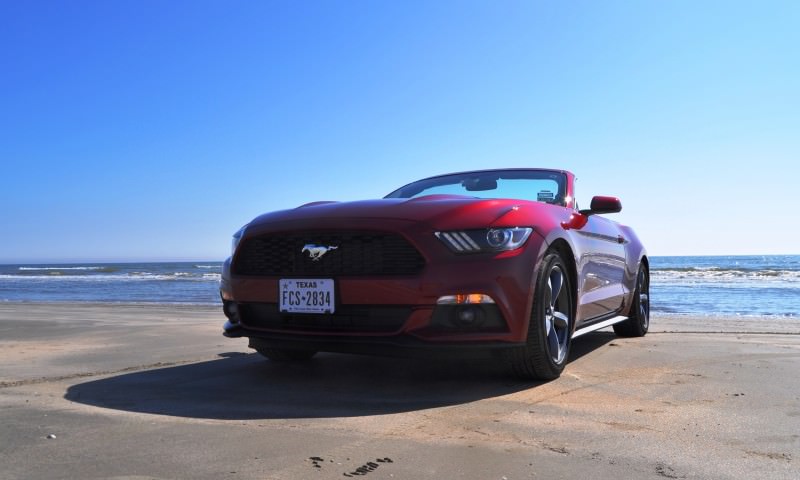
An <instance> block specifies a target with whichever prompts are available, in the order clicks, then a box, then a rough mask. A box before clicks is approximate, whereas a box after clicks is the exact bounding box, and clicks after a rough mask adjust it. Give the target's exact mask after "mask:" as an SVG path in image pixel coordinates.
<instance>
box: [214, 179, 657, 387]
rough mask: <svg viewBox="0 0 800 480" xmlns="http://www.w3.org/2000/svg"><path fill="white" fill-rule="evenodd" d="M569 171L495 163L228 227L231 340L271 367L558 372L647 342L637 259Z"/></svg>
mask: <svg viewBox="0 0 800 480" xmlns="http://www.w3.org/2000/svg"><path fill="white" fill-rule="evenodd" d="M575 180H576V178H575V176H574V175H573V174H572V173H570V172H567V171H563V170H548V169H503V170H481V171H471V172H462V173H453V174H448V175H440V176H436V177H431V178H426V179H423V180H419V181H416V182H413V183H410V184H408V185H406V186H404V187H401V188H399V189H398V190H395V191H394V192H392V193H390V194H389V195H387V196H386V197H384V198H382V199H377V200H365V201H355V202H314V203H308V204H305V205H302V206H299V207H297V208H294V209H291V210H282V211H276V212H272V213H267V214H264V215H261V216H259V217H257V218H255V219H254V220H253V221H251V222H250V223H248V224H247V225H246V226H244V227H243V228H242V229H241V230H239V231H238V232H236V234H234V236H233V242H232V243H233V245H232V252H231V256H230V258H228V259H227V260H226V261H225V263H224V267H223V273H222V279H221V282H220V293H221V295H222V301H223V311H224V313H225V316H226V317H227V321H226V322H225V326H224V335H225V336H227V337H233V338H236V337H247V338H248V339H249V346H250V347H251V348H253V349H255V350H256V351H258V352H259V353H261V354H263V355H264V356H266V357H267V358H269V359H270V360H273V361H300V360H307V359H310V358H311V357H312V356H313V355H315V354H316V353H317V352H320V351H324V352H349V353H366V354H377V355H397V354H402V355H415V354H418V353H419V354H434V355H446V356H447V355H456V354H460V353H461V352H466V353H468V354H481V355H486V356H487V357H488V358H492V359H496V360H497V361H503V362H506V363H507V364H508V365H509V367H510V368H511V370H512V371H513V372H514V373H515V374H516V375H518V376H520V377H523V378H527V379H544V380H547V379H554V378H556V377H558V376H559V375H560V374H561V372H562V370H563V369H564V366H565V364H566V363H567V360H568V358H569V350H570V345H571V343H572V340H573V339H574V338H576V337H578V336H580V335H583V334H585V333H588V332H591V331H595V330H598V329H601V328H605V327H611V326H613V329H614V331H615V332H616V333H617V335H621V336H643V335H645V334H646V333H647V329H648V326H649V318H650V300H649V284H650V280H649V278H650V277H649V271H648V259H647V256H646V252H645V249H644V248H643V246H642V244H641V242H640V241H639V239H638V238H637V237H636V234H635V233H634V232H633V230H632V229H631V228H629V227H626V226H623V225H619V224H617V223H615V222H613V221H611V220H609V219H608V218H604V217H602V216H601V215H602V214H608V213H615V212H619V211H620V210H621V209H622V205H621V203H620V200H619V199H618V198H615V197H607V196H596V197H593V198H592V201H591V205H590V208H588V209H583V210H581V209H579V208H578V205H577V202H576V200H575Z"/></svg>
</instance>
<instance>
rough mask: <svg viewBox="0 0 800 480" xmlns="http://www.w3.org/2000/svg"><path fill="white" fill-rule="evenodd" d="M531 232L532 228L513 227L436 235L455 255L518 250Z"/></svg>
mask: <svg viewBox="0 0 800 480" xmlns="http://www.w3.org/2000/svg"><path fill="white" fill-rule="evenodd" d="M531 232H533V228H531V227H513V228H490V229H488V230H457V231H452V232H436V234H435V235H436V238H438V239H439V240H441V241H442V242H443V243H444V244H445V245H447V247H448V248H450V250H452V251H453V252H455V253H480V252H503V251H507V250H516V249H517V248H519V247H521V246H522V245H524V244H525V241H526V240H528V237H530V235H531Z"/></svg>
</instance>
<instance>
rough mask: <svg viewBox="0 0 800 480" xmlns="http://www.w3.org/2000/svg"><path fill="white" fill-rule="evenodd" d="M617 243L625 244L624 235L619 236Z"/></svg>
mask: <svg viewBox="0 0 800 480" xmlns="http://www.w3.org/2000/svg"><path fill="white" fill-rule="evenodd" d="M617 243H625V237H623V236H622V235H618V236H617Z"/></svg>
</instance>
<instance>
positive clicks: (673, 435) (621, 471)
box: [0, 304, 800, 480]
mask: <svg viewBox="0 0 800 480" xmlns="http://www.w3.org/2000/svg"><path fill="white" fill-rule="evenodd" d="M222 321H223V318H222V315H221V313H220V311H219V309H217V308H210V307H178V306H134V305H44V304H2V305H0V465H1V466H2V467H1V468H0V478H4V479H17V478H20V479H22V478H119V479H123V478H125V479H136V478H159V479H160V478H175V479H184V478H186V479H294V478H297V479H307V478H311V479H333V478H336V479H340V478H348V477H361V476H367V477H369V478H372V479H389V478H393V479H401V478H407V479H418V478H469V479H498V480H499V479H502V478H504V477H505V478H506V479H509V480H511V479H530V478H542V479H551V478H580V477H583V478H593V479H604V478H608V479H612V478H613V479H615V480H619V479H628V478H630V479H643V478H644V479H646V478H657V479H663V478H690V479H691V478H698V479H700V478H702V479H709V478H719V479H729V478H748V479H749V478H775V479H780V478H786V479H790V478H791V479H795V478H797V477H798V472H800V375H798V373H797V372H798V371H800V321H788V320H783V321H777V320H775V319H752V318H733V317H731V318H725V317H719V318H696V317H654V318H653V322H652V327H651V333H650V334H648V336H646V337H644V338H638V339H621V338H616V337H615V336H614V335H613V333H611V332H607V331H601V332H596V333H593V334H589V335H586V336H584V337H581V338H579V339H577V340H576V341H575V343H574V345H573V352H572V355H571V362H570V364H569V365H568V366H567V369H566V371H565V372H564V374H563V376H562V377H561V378H560V379H558V380H555V381H552V382H549V383H535V382H520V381H518V380H516V379H514V378H511V377H509V376H507V375H506V374H505V373H504V371H503V369H502V368H500V367H498V366H496V365H493V364H487V363H485V362H481V361H473V360H470V361H466V360H452V361H442V360H437V361H426V360H412V359H385V358H375V357H360V356H348V355H337V354H320V355H318V356H317V357H315V358H314V359H313V360H312V361H310V362H307V363H302V364H293V365H281V364H272V363H270V362H268V361H266V360H264V359H262V358H261V357H260V356H259V355H258V354H254V353H251V350H249V349H248V348H247V347H246V340H244V339H237V340H231V339H226V338H224V337H222V336H221V334H220V332H221V324H222ZM48 436H55V438H48Z"/></svg>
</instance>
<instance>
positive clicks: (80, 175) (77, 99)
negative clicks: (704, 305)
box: [0, 0, 800, 263]
mask: <svg viewBox="0 0 800 480" xmlns="http://www.w3.org/2000/svg"><path fill="white" fill-rule="evenodd" d="M797 25H800V3H798V2H793V1H787V2H770V1H761V2H735V1H720V2H698V1H658V2H655V1H653V2H646V1H641V2H630V1H625V2H613V1H604V2H595V1H586V2H564V1H545V2H536V1H530V2H488V1H480V2H467V1H458V2H449V1H441V2H413V1H405V0H404V1H380V2H376V1H341V2H332V1H319V2H312V1H309V2H289V1H282V2H278V1H273V2H268V1H263V2H255V1H253V2H236V1H224V2H223V1H218V2H203V1H187V2H178V1H170V2H157V1H141V0H140V1H130V2H126V1H114V2H107V1H99V2H89V1H81V2H56V1H52V2H51V1H47V2H45V1H29V2H2V3H0V45H3V48H2V49H0V72H2V73H0V161H2V189H0V202H2V205H3V209H2V210H0V229H2V230H0V231H1V232H2V233H1V234H0V262H5V263H13V262H51V261H92V260H94V261H119V260H130V261H136V260H167V259H169V260H173V259H187V260H213V259H222V258H223V257H225V256H226V255H227V251H228V245H229V238H230V234H231V233H233V232H234V231H235V230H236V229H238V227H239V226H241V225H242V224H244V223H246V222H248V221H249V220H250V219H251V218H252V217H254V216H256V215H258V214H259V213H262V212H265V211H269V210H274V209H281V208H289V207H293V206H296V205H298V204H301V203H306V202H308V201H312V200H321V199H324V200H353V199H362V198H373V197H379V196H383V195H385V194H386V193H388V192H390V191H392V190H394V189H395V188H396V187H398V186H400V185H402V184H405V183H407V182H409V181H412V180H415V179H418V178H421V177H425V176H429V175H434V174H439V173H445V172H449V171H458V170H466V169H473V168H496V167H504V166H509V167H519V166H542V167H556V168H564V169H568V170H571V171H573V172H575V173H576V174H577V175H578V177H579V182H578V199H579V201H581V203H583V204H584V205H587V204H588V201H589V198H590V197H591V195H595V194H606V195H617V196H619V197H620V198H621V199H622V202H623V206H624V208H623V212H622V213H621V214H618V215H615V216H613V218H615V219H616V220H618V221H621V222H623V223H626V224H629V225H632V226H633V227H634V228H636V229H637V231H638V232H639V234H640V236H641V238H642V239H643V241H644V242H645V243H646V245H647V247H648V250H649V252H650V254H652V255H687V254H698V255H702V254H762V253H763V254H777V253H794V254H797V253H800V247H799V246H800V227H798V225H797V222H798V221H797V216H798V214H797V211H798V207H800V201H798V197H797V194H796V192H797V188H796V186H795V185H796V184H797V177H798V173H800V167H798V166H797V162H798V160H800V155H798V154H799V153H800V133H798V132H800V113H799V112H800V54H799V53H798V52H800V29H798V28H797Z"/></svg>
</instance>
